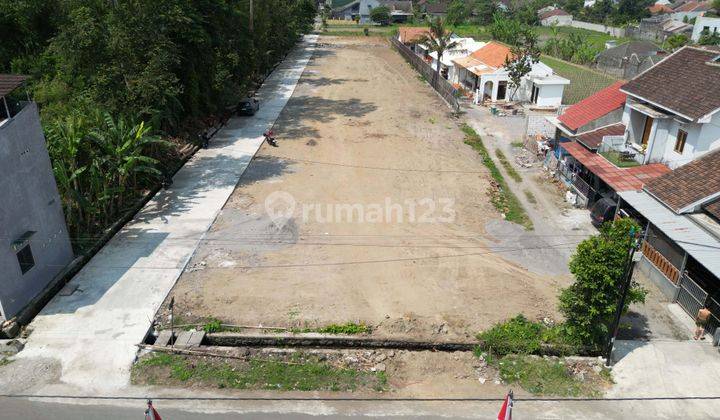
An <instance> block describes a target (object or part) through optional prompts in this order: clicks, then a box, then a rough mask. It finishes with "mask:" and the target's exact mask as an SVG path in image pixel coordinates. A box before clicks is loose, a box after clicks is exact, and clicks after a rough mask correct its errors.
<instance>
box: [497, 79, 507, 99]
mask: <svg viewBox="0 0 720 420" xmlns="http://www.w3.org/2000/svg"><path fill="white" fill-rule="evenodd" d="M506 95H507V82H505V81H502V82H498V94H497V100H498V101H501V100H503V99H505V96H506Z"/></svg>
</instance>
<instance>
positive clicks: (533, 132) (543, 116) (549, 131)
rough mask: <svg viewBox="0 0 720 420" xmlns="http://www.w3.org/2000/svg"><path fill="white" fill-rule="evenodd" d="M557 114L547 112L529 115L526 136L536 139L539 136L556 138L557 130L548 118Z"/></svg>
mask: <svg viewBox="0 0 720 420" xmlns="http://www.w3.org/2000/svg"><path fill="white" fill-rule="evenodd" d="M554 115H555V113H547V112H544V113H542V112H539V113H534V112H530V113H528V114H527V121H526V124H527V129H526V132H525V134H526V135H527V136H528V137H532V138H534V137H535V136H537V135H541V136H543V137H549V138H555V130H557V128H556V127H555V126H554V125H552V123H551V122H550V121H548V120H547V117H548V116H554Z"/></svg>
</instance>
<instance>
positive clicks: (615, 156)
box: [600, 150, 640, 168]
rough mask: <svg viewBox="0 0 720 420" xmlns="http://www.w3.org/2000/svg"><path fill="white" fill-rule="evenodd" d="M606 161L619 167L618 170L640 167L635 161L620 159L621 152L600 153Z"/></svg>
mask: <svg viewBox="0 0 720 420" xmlns="http://www.w3.org/2000/svg"><path fill="white" fill-rule="evenodd" d="M600 154H601V155H602V156H603V157H604V158H605V159H607V160H609V161H610V162H611V163H612V164H613V165H615V166H617V167H618V168H632V167H633V166H638V165H640V164H639V163H638V162H637V161H635V160H634V159H629V160H627V159H622V158H621V157H620V152H617V151H614V150H609V151H607V152H601V153H600Z"/></svg>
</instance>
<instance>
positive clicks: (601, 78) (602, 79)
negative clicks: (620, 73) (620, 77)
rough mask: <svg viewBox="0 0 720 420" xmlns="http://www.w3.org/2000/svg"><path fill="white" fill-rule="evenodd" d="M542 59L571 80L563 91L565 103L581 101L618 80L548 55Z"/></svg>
mask: <svg viewBox="0 0 720 420" xmlns="http://www.w3.org/2000/svg"><path fill="white" fill-rule="evenodd" d="M540 61H542V62H543V63H545V64H546V65H548V66H550V67H551V68H552V69H553V70H555V72H556V73H557V74H559V75H560V76H562V77H564V78H566V79H568V80H570V85H569V86H565V92H564V93H563V103H564V104H574V103H577V102H580V101H581V100H583V99H585V98H586V97H588V96H590V95H592V94H593V93H595V92H597V91H599V90H601V89H604V88H606V87H608V86H610V85H611V84H613V83H614V82H616V81H617V79H615V78H614V77H611V76H608V75H606V74H602V73H599V72H597V71H594V70H591V69H589V68H587V67H583V66H579V65H577V64H572V63H569V62H567V61H563V60H559V59H557V58H553V57H550V56H547V55H544V56H543V57H542V58H541V59H540Z"/></svg>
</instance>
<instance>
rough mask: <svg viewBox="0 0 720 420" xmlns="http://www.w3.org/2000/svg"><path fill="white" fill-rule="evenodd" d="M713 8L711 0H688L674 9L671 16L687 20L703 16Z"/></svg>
mask: <svg viewBox="0 0 720 420" xmlns="http://www.w3.org/2000/svg"><path fill="white" fill-rule="evenodd" d="M711 8H712V4H711V2H709V1H688V2H685V3H683V4H681V5H680V6H679V7H676V8H675V9H673V13H672V14H671V15H670V16H671V17H672V18H673V19H675V20H679V21H686V20H691V19H695V18H697V17H700V16H703V15H704V14H705V13H706V12H707V11H708V10H710V9H711Z"/></svg>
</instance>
